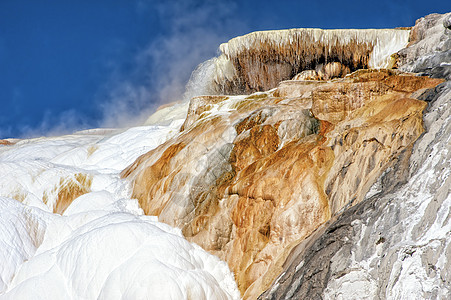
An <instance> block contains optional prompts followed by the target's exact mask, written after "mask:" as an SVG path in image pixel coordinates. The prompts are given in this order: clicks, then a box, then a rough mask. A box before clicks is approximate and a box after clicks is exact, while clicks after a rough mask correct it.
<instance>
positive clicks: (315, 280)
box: [259, 14, 451, 299]
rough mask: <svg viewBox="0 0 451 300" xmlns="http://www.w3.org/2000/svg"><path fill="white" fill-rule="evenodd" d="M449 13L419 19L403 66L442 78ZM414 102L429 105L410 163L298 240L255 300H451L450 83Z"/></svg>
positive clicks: (389, 173) (398, 165) (391, 171)
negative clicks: (306, 236) (301, 239)
mask: <svg viewBox="0 0 451 300" xmlns="http://www.w3.org/2000/svg"><path fill="white" fill-rule="evenodd" d="M450 16H451V14H446V15H444V16H440V15H430V16H426V17H425V18H422V19H420V20H419V21H417V24H416V26H415V28H414V29H413V31H412V39H411V40H412V43H411V46H410V47H408V48H406V49H403V50H402V51H401V52H400V53H399V54H400V57H401V62H403V63H405V64H403V65H401V66H400V68H401V69H404V70H412V71H416V72H425V73H427V74H430V75H432V76H448V74H449V73H447V72H442V71H441V70H444V69H447V68H448V66H447V65H446V63H447V62H449V60H448V61H446V60H445V61H443V60H442V59H443V57H444V55H448V54H447V53H448V52H449V46H443V45H449V43H450V39H449V36H450V32H449V29H447V28H446V24H447V23H446V22H447V20H449V17H450ZM443 25H445V26H443ZM434 32H435V34H434ZM439 67H445V68H441V69H440V70H439V69H438V68H439ZM448 78H449V77H448ZM417 97H418V98H419V99H423V100H426V101H428V107H427V109H426V113H425V115H424V124H425V129H426V132H425V133H424V134H423V135H422V137H421V138H420V139H419V140H418V141H417V142H416V143H415V145H414V147H413V151H412V155H411V157H410V160H408V161H407V160H406V158H405V157H404V158H403V156H404V154H402V155H401V156H400V158H399V159H398V162H397V163H395V164H394V165H393V166H392V167H390V168H388V169H387V170H386V171H385V172H384V174H383V176H381V177H379V178H378V180H377V181H376V183H375V184H374V185H373V187H372V188H371V190H370V192H369V193H368V194H367V195H366V197H365V199H364V201H362V202H361V203H359V204H358V205H356V206H354V207H352V208H349V209H347V210H344V211H343V213H342V214H339V215H336V216H335V217H333V218H332V219H331V220H330V221H329V222H327V223H326V224H324V225H323V226H321V227H320V228H319V229H318V230H317V231H316V232H315V233H313V234H312V235H311V236H310V237H309V238H308V239H306V240H304V241H302V242H301V243H299V244H298V245H297V246H296V247H295V248H294V249H293V251H292V252H291V253H290V255H289V257H288V259H287V260H286V261H285V262H284V265H283V267H281V275H280V277H279V278H277V280H276V281H275V282H273V284H272V286H271V287H270V288H268V290H267V291H266V292H265V293H264V294H262V295H261V296H260V297H259V299H449V295H450V294H451V273H450V267H451V235H450V232H451V222H450V211H451V195H450V187H451V179H450V173H451V170H450V165H451V156H450V151H449V150H450V136H451V123H450V120H451V105H450V100H451V82H450V81H447V82H445V83H443V84H440V85H438V86H437V87H436V88H434V89H430V90H427V91H421V92H419V93H417ZM405 153H407V152H405ZM403 162H404V163H403ZM406 162H407V163H406Z"/></svg>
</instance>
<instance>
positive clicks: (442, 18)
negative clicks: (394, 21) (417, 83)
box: [398, 13, 451, 80]
mask: <svg viewBox="0 0 451 300" xmlns="http://www.w3.org/2000/svg"><path fill="white" fill-rule="evenodd" d="M450 18H451V13H447V14H444V15H439V14H431V15H428V16H425V17H424V18H421V19H419V20H417V22H416V24H415V27H414V28H413V29H412V34H411V37H410V43H409V47H407V48H405V49H402V50H401V51H399V52H398V56H399V58H398V64H399V65H400V69H401V70H403V71H407V72H415V73H423V74H424V75H427V76H431V77H435V78H446V79H447V80H451V29H450V28H449V23H450V21H449V20H450Z"/></svg>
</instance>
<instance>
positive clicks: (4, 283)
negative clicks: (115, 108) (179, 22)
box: [0, 14, 451, 299]
mask: <svg viewBox="0 0 451 300" xmlns="http://www.w3.org/2000/svg"><path fill="white" fill-rule="evenodd" d="M450 24H451V14H445V15H436V14H434V15H429V16H426V17H424V18H422V19H420V20H418V21H417V23H416V24H415V26H414V27H413V28H412V29H404V28H403V29H387V30H321V29H291V30H282V31H268V32H256V33H251V34H248V35H246V36H242V37H237V38H234V39H232V40H230V41H229V42H228V43H225V44H223V45H221V46H220V50H221V54H220V55H219V56H218V57H217V58H213V59H211V60H209V61H207V62H205V63H203V64H201V65H200V66H199V67H198V69H197V70H195V71H194V72H193V75H192V79H191V81H190V83H189V84H188V85H187V95H190V96H194V97H192V98H191V99H190V100H189V102H188V101H185V102H182V103H178V104H174V105H172V106H168V107H164V108H162V109H161V110H159V111H157V112H156V113H155V114H154V115H153V116H151V117H150V118H149V119H148V122H147V125H143V126H141V127H135V128H130V129H128V130H119V129H118V130H89V131H84V132H78V133H75V134H73V135H69V136H63V137H55V138H40V139H33V140H22V141H20V140H5V141H0V142H1V145H0V167H1V169H2V170H4V172H6V173H7V174H8V175H7V176H5V175H4V176H2V177H1V178H0V187H1V189H0V196H1V197H0V205H1V207H2V210H1V214H2V218H1V219H0V224H1V225H0V226H1V229H2V230H1V232H2V234H1V235H0V243H1V245H5V247H1V248H0V257H2V261H4V262H7V263H6V264H3V265H2V266H1V267H0V299H19V298H33V297H35V298H36V297H40V298H45V299H65V298H67V299H70V298H86V299H95V298H102V299H116V298H145V297H147V296H151V297H153V298H156V299H157V298H158V299H159V298H168V299H202V298H204V299H237V298H240V297H241V298H245V299H257V298H260V299H431V298H433V299H447V297H448V296H449V295H450V294H451V272H450V270H451V236H450V232H451V215H450V212H451V196H450V187H451V181H450V180H451V179H450V176H449V175H450V173H451V168H450V166H451V156H450V153H451V151H450V150H451V149H450V145H451V144H450V143H451V141H450V137H451V125H450V124H451V114H450V112H451V111H450V109H451V106H450V101H451V82H450V81H446V80H450V79H451V78H450V74H451V61H450V58H451V54H450V53H451V52H450V51H451V50H450V48H451V47H450V46H451V39H450V37H451V29H450V27H451V26H450ZM201 94H204V95H201ZM226 94H229V95H226ZM43 149H45V151H43ZM163 223H166V224H163ZM187 240H188V241H187ZM199 246H200V247H199ZM202 248H203V249H202ZM48 286H56V287H57V288H55V289H48V288H45V287H48ZM36 287H42V288H38V289H37V288H36ZM240 293H241V296H240Z"/></svg>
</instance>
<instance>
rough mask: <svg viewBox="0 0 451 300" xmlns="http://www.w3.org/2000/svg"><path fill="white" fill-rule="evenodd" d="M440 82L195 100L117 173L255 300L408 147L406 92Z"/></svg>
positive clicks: (288, 86)
mask: <svg viewBox="0 0 451 300" xmlns="http://www.w3.org/2000/svg"><path fill="white" fill-rule="evenodd" d="M440 82H441V80H438V79H429V78H426V77H416V76H412V75H407V74H401V73H397V72H394V71H388V70H381V71H358V72H355V73H353V74H351V75H350V76H348V77H346V78H345V79H337V80H335V81H332V82H326V81H314V82H311V81H287V82H282V83H281V85H280V86H279V88H277V89H275V90H272V91H270V92H267V93H260V94H254V95H252V96H249V97H237V96H235V97H226V96H206V97H197V98H194V99H193V100H192V101H191V103H190V107H189V110H188V117H187V118H186V121H185V124H184V125H183V127H182V129H183V130H182V131H181V133H180V134H179V135H178V136H176V137H174V138H173V139H171V140H169V141H167V142H166V143H164V144H162V145H161V146H159V147H158V148H157V149H155V150H153V151H151V152H149V153H147V154H145V155H143V156H141V157H140V158H139V159H138V160H136V161H135V163H134V164H132V165H131V166H130V167H129V168H127V169H126V170H124V171H123V173H122V175H123V176H124V177H128V178H130V179H132V180H133V181H134V191H133V196H134V197H136V198H137V199H139V202H140V205H141V207H142V208H143V209H144V211H145V212H146V213H147V214H150V215H158V216H159V220H161V221H163V222H166V223H168V224H170V225H172V226H176V227H179V228H182V230H183V233H184V235H185V237H187V238H188V239H189V240H190V241H194V242H196V243H197V244H199V245H201V246H202V247H203V248H204V249H206V250H208V251H210V252H211V253H214V254H216V255H218V256H219V257H220V258H222V259H224V260H226V261H227V262H228V263H229V266H230V268H231V269H232V270H233V271H234V272H235V275H236V279H237V282H238V286H239V288H240V290H241V292H242V293H243V295H245V296H246V297H250V298H255V297H256V296H258V294H259V293H260V292H262V291H263V290H262V288H264V287H265V286H266V285H267V284H268V281H270V280H272V279H274V278H275V276H276V275H277V272H278V271H279V269H277V268H275V267H273V266H272V265H271V263H272V262H273V261H275V260H279V259H281V258H282V257H285V256H286V255H287V254H288V251H289V250H290V249H291V247H292V246H293V242H296V241H298V240H302V239H304V238H306V237H307V236H308V235H310V234H311V233H312V232H313V231H314V230H315V229H316V228H317V227H318V226H319V225H321V224H322V223H324V222H326V221H327V220H329V218H330V217H331V215H334V214H336V213H338V212H340V211H341V210H343V209H344V208H345V207H347V206H349V205H353V204H356V203H358V202H360V201H361V200H362V199H363V198H364V196H365V194H366V193H367V192H368V189H369V187H370V186H371V185H372V184H373V183H374V181H375V180H376V178H377V177H378V176H380V175H381V174H382V172H383V171H384V170H385V169H386V168H387V167H389V166H391V165H393V163H394V162H395V161H397V159H398V157H399V156H400V155H401V154H402V153H404V152H406V151H407V152H408V151H410V148H411V147H412V145H413V143H414V141H415V140H416V139H417V138H418V137H419V136H420V134H421V133H422V132H423V127H422V119H421V118H422V111H423V109H424V108H425V106H426V103H425V102H423V101H420V100H416V99H413V98H410V97H411V94H412V92H414V91H416V90H417V89H422V88H430V87H434V86H436V85H437V84H438V83H440ZM262 276H263V277H262ZM259 278H260V279H259ZM261 278H264V279H263V280H264V281H265V282H262V279H261ZM257 280H258V282H257V283H256V284H254V285H252V284H253V283H254V282H256V281H257ZM251 285H252V286H251ZM249 287H250V288H249ZM245 293H246V294H245Z"/></svg>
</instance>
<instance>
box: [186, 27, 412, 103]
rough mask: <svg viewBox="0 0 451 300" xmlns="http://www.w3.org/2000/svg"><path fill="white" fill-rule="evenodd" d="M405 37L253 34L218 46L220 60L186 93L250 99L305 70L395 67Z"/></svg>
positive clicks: (340, 32) (404, 32)
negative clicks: (396, 54) (247, 96)
mask: <svg viewBox="0 0 451 300" xmlns="http://www.w3.org/2000/svg"><path fill="white" fill-rule="evenodd" d="M408 37H409V30H408V29H358V30H357V29H336V30H322V29H313V28H301V29H288V30H275V31H262V32H253V33H250V34H247V35H244V36H240V37H236V38H233V39H231V40H230V41H228V42H227V43H224V44H222V45H221V46H220V52H221V55H220V56H219V57H217V58H213V59H211V60H209V61H207V62H205V63H203V64H202V65H200V66H199V68H198V69H197V70H196V71H195V72H194V73H193V76H192V80H191V82H190V83H189V84H188V89H189V90H190V89H191V88H192V87H194V88H195V89H197V90H201V91H202V92H203V93H208V94H227V95H234V94H249V93H252V92H256V91H267V90H269V89H272V88H275V87H277V85H278V84H279V82H280V81H282V80H288V79H291V78H292V77H293V76H295V75H296V74H298V73H300V72H302V71H305V70H314V71H316V72H317V73H320V76H319V78H321V77H324V79H328V78H333V77H336V76H340V75H346V74H347V73H349V72H353V71H356V70H358V69H366V68H391V67H392V66H393V65H394V63H395V59H394V58H392V57H391V55H392V54H393V53H395V52H397V51H399V50H401V49H402V48H403V47H405V46H406V45H407V43H408ZM335 63H339V64H340V68H337V65H336V64H335ZM337 73H338V74H337ZM188 94H192V93H190V92H188Z"/></svg>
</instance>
